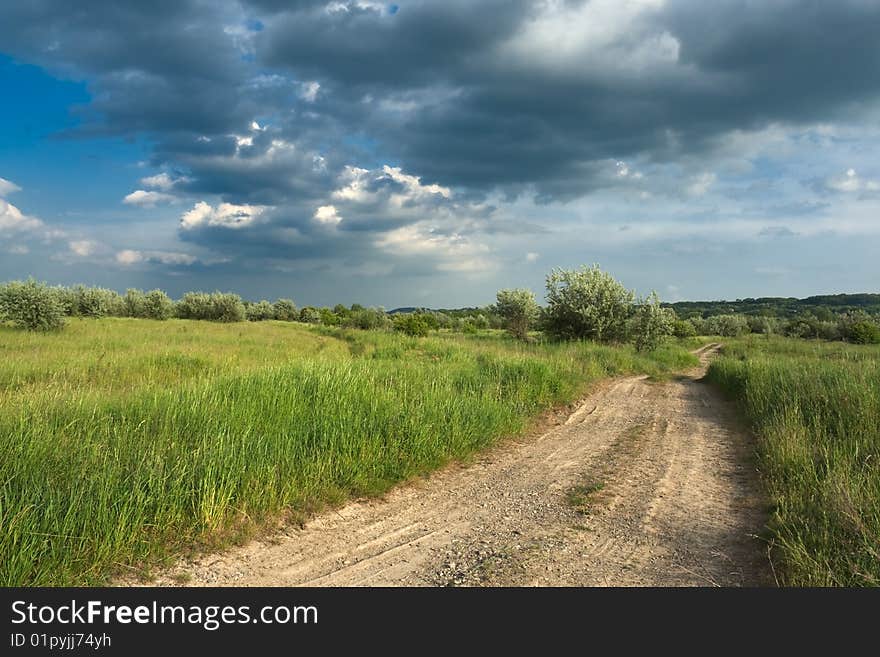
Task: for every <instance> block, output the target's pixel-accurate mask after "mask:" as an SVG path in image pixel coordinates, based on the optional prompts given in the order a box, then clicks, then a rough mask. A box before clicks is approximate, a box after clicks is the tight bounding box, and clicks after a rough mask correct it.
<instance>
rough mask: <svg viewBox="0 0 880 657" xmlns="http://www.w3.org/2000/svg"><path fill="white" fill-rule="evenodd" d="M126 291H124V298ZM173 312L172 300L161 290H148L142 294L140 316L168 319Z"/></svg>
mask: <svg viewBox="0 0 880 657" xmlns="http://www.w3.org/2000/svg"><path fill="white" fill-rule="evenodd" d="M127 297H128V293H126V298H127ZM173 314H174V302H173V301H172V300H171V299H170V298H169V296H168V295H167V294H165V293H164V292H163V291H162V290H150V291H149V292H147V293H146V294H145V295H143V301H142V304H141V316H142V317H146V318H147V319H168V318H169V317H171V316H172V315H173Z"/></svg>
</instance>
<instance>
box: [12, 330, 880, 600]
mask: <svg viewBox="0 0 880 657" xmlns="http://www.w3.org/2000/svg"><path fill="white" fill-rule="evenodd" d="M694 363H695V359H694V357H693V356H692V355H691V354H690V353H689V352H688V350H687V349H686V348H685V347H683V346H678V345H675V344H666V345H663V346H661V347H660V348H659V349H657V350H656V351H654V352H650V353H638V352H636V351H635V350H634V349H633V348H632V347H630V346H601V345H596V344H592V343H589V342H576V343H558V344H550V343H522V342H517V341H514V340H512V339H510V338H507V337H505V336H503V335H502V334H501V333H500V332H491V331H483V332H481V333H478V334H476V335H462V334H452V333H445V332H435V333H434V334H432V336H431V337H428V338H413V337H407V336H405V335H401V334H400V333H391V332H380V331H361V330H356V329H338V328H332V327H319V326H308V325H305V324H299V323H294V322H275V321H269V322H246V323H232V324H219V323H212V322H203V321H191V320H180V319H172V320H168V321H162V322H160V321H151V320H145V319H125V318H104V319H70V320H69V321H68V324H67V326H66V328H65V329H64V330H63V331H61V332H43V333H40V332H36V333H34V332H25V331H20V330H16V329H13V328H10V327H4V326H0V450H2V455H3V456H2V459H0V482H2V488H0V526H2V528H3V531H2V532H0V583H2V584H3V585H6V586H13V585H78V584H88V585H90V584H99V583H104V582H107V581H109V579H111V578H112V577H114V576H116V575H118V574H120V573H131V572H135V573H138V574H144V573H148V572H149V569H150V568H151V567H154V566H155V565H157V564H161V563H164V562H167V560H168V559H170V558H173V557H174V556H176V555H179V554H181V553H186V552H190V551H193V550H205V549H212V548H216V547H218V546H221V545H225V544H229V543H231V542H235V541H240V540H243V539H244V538H246V537H248V536H251V535H253V534H254V533H255V532H258V531H261V530H265V529H266V528H267V527H270V526H275V525H276V524H277V523H278V522H279V521H281V520H285V519H288V520H293V521H296V520H301V519H302V518H304V517H306V516H307V515H308V514H310V513H313V512H315V511H317V510H320V509H322V508H325V507H327V506H328V505H329V506H332V505H337V504H340V503H342V502H343V501H344V500H346V499H349V498H352V497H356V496H364V495H377V494H381V493H382V492H383V491H385V490H387V489H388V487H390V486H391V485H393V484H395V483H397V482H400V481H404V480H406V479H408V478H411V477H414V476H417V475H420V474H424V473H427V472H429V471H430V470H432V469H434V468H437V467H440V466H442V465H444V464H446V463H448V462H450V461H451V460H456V459H467V457H468V456H469V455H470V454H472V453H474V452H475V451H476V450H479V449H482V448H485V447H487V446H489V445H491V444H492V443H493V442H495V441H497V440H498V439H500V438H502V437H504V436H509V435H513V434H516V433H518V432H522V431H523V430H525V429H526V428H527V427H528V426H529V422H530V420H531V419H532V418H534V417H535V416H536V415H537V414H539V413H540V412H541V411H543V410H545V409H548V408H550V407H552V406H554V405H557V404H561V403H565V402H569V401H571V400H573V399H575V398H577V397H578V395H581V394H583V393H584V392H585V391H586V389H587V388H588V387H589V386H590V384H591V383H593V382H596V381H597V380H599V379H602V378H605V377H610V376H616V375H622V374H628V373H634V372H645V373H648V374H652V375H654V376H658V377H662V376H664V375H666V374H669V373H671V372H674V371H676V370H680V369H682V368H683V367H687V366H691V365H693V364H694ZM875 371H876V370H875ZM874 389H875V390H876V387H875V388H874ZM875 410H876V406H875ZM875 437H876V435H875ZM875 520H876V518H875Z"/></svg>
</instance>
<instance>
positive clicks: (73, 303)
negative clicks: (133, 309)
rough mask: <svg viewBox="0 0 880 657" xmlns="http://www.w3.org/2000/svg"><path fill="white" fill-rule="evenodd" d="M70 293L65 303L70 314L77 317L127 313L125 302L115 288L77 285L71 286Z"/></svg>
mask: <svg viewBox="0 0 880 657" xmlns="http://www.w3.org/2000/svg"><path fill="white" fill-rule="evenodd" d="M70 295H71V297H70V299H69V300H68V301H67V303H66V304H65V305H67V306H68V308H69V312H70V314H71V315H75V316H77V317H94V318H98V317H107V316H108V315H123V314H124V313H125V302H124V300H123V298H122V297H121V296H120V295H119V293H118V292H116V291H115V290H108V289H106V288H103V287H85V286H84V285H77V286H76V287H74V288H71V291H70Z"/></svg>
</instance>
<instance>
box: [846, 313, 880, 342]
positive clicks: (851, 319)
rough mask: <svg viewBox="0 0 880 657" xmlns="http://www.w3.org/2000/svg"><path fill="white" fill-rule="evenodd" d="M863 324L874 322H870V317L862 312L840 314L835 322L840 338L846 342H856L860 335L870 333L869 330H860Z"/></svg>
mask: <svg viewBox="0 0 880 657" xmlns="http://www.w3.org/2000/svg"><path fill="white" fill-rule="evenodd" d="M865 323H868V324H872V323H874V322H873V321H872V320H871V316H870V315H869V314H868V313H866V312H865V311H863V310H855V311H853V312H849V313H844V314H842V315H841V316H840V317H839V318H838V320H837V327H838V331H839V332H840V337H841V338H842V339H844V340H846V341H847V342H856V339H857V336H858V337H860V334H861V333H863V332H865V331H867V332H870V329H865V328H862V325H863V324H865ZM856 327H860V328H856ZM866 335H867V333H866ZM859 344H862V343H859Z"/></svg>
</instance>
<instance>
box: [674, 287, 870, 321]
mask: <svg viewBox="0 0 880 657" xmlns="http://www.w3.org/2000/svg"><path fill="white" fill-rule="evenodd" d="M663 305H664V306H667V307H670V308H674V309H675V312H676V314H677V315H678V316H679V317H693V316H695V315H701V316H702V317H709V316H711V315H721V314H726V313H742V314H745V315H766V316H770V317H796V316H798V315H805V314H812V315H815V316H817V317H819V319H823V316H824V315H838V314H840V313H845V312H852V311H855V310H863V311H865V312H867V313H869V314H872V315H880V294H869V293H861V294H823V295H818V296H813V297H807V298H806V299H796V298H794V297H759V298H757V299H752V298H747V299H737V300H736V301H676V302H675V303H664V304H663Z"/></svg>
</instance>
